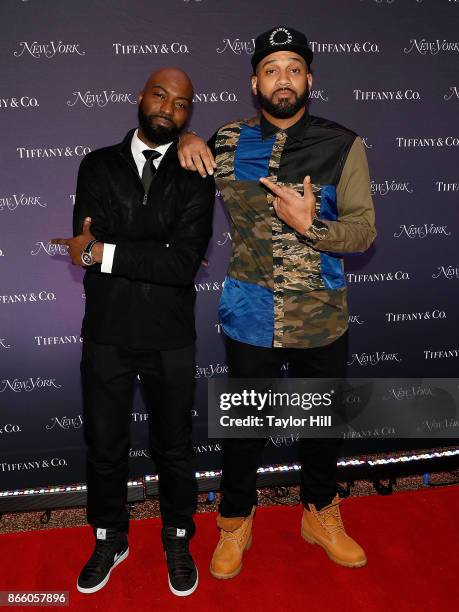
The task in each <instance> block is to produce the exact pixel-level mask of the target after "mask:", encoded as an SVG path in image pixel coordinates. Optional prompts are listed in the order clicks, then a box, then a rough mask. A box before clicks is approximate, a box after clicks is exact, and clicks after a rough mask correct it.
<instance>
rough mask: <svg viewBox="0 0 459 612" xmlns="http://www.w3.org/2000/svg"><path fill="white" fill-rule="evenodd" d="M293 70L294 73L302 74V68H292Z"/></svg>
mask: <svg viewBox="0 0 459 612" xmlns="http://www.w3.org/2000/svg"><path fill="white" fill-rule="evenodd" d="M292 72H293V73H294V74H300V72H301V70H300V68H292Z"/></svg>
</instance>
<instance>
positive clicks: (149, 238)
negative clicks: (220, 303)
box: [54, 68, 214, 595]
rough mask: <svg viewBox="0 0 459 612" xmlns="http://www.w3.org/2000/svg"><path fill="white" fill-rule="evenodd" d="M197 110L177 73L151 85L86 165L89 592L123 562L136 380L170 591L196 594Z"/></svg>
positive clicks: (203, 229) (82, 233) (206, 224)
mask: <svg viewBox="0 0 459 612" xmlns="http://www.w3.org/2000/svg"><path fill="white" fill-rule="evenodd" d="M192 98H193V87H192V84H191V81H190V79H189V78H188V76H187V75H186V74H185V73H184V72H183V71H181V70H178V69H176V68H165V69H162V70H159V71H157V72H155V73H153V74H152V75H151V76H150V78H149V79H148V81H147V83H146V84H145V87H144V89H143V91H142V92H141V93H140V94H139V107H138V118H139V128H138V129H137V130H131V131H130V132H129V133H128V134H127V136H126V138H125V139H124V140H123V142H122V143H121V144H119V145H115V146H111V147H105V148H103V149H99V150H97V151H93V152H92V153H90V154H89V155H87V156H86V157H85V158H84V159H83V161H82V163H81V166H80V170H79V174H78V183H77V191H76V199H75V210H74V220H73V221H74V223H73V226H74V235H75V237H74V238H71V239H62V238H59V239H55V240H54V242H57V243H59V244H65V245H67V246H68V247H69V254H70V256H71V257H72V263H74V264H76V265H81V266H84V267H86V268H87V271H86V274H85V278H84V287H85V293H86V310H85V315H84V320H83V328H82V336H83V340H84V342H83V355H82V362H81V374H82V384H83V399H84V431H85V439H86V443H87V451H88V452H87V487H88V501H87V517H88V522H89V523H90V524H91V525H92V527H93V529H94V534H95V537H96V548H95V551H94V553H93V555H92V556H91V557H90V559H89V561H88V562H87V563H86V565H85V566H84V568H83V570H82V571H81V573H80V576H79V578H78V583H77V587H78V590H79V591H81V592H83V593H93V592H95V591H97V590H99V589H101V588H102V587H103V586H105V584H106V583H107V581H108V579H109V576H110V572H111V570H112V569H113V567H115V566H116V565H117V564H118V563H120V562H121V561H122V560H124V559H125V558H126V557H127V555H128V550H129V549H128V542H127V532H128V525H129V515H128V511H127V508H126V502H127V478H128V454H129V447H130V440H129V426H130V415H131V407H132V398H133V389H134V381H135V378H136V377H137V375H139V377H140V380H141V382H142V384H143V387H144V390H145V394H146V397H147V399H148V403H149V411H150V438H151V447H152V448H151V450H152V456H153V458H154V460H155V462H156V465H157V469H158V474H159V494H160V506H161V515H162V520H163V529H162V541H163V546H164V549H165V552H166V558H167V564H168V572H169V586H170V589H171V591H172V592H173V593H174V594H176V595H189V594H191V593H192V592H193V591H194V590H195V588H196V586H197V583H198V576H197V570H196V567H195V564H194V562H193V559H192V558H191V555H190V554H189V548H188V542H189V539H190V538H191V537H192V536H193V534H194V531H195V526H194V522H193V514H194V512H195V510H196V495H197V485H196V477H195V468H194V453H193V447H192V439H191V409H192V405H193V396H194V374H195V361H194V354H195V347H194V342H195V337H196V332H195V322H194V303H195V290H194V284H193V282H194V277H195V275H196V272H197V270H198V268H199V266H200V264H201V262H202V260H203V257H204V255H205V251H206V248H207V245H208V242H209V239H210V236H211V225H212V210H213V202H214V183H213V179H212V178H210V179H209V180H206V181H204V182H202V179H201V178H200V177H199V175H195V174H194V173H193V172H189V171H187V170H183V169H182V168H181V167H180V164H179V162H178V158H177V144H176V143H177V136H178V134H179V132H180V130H181V129H182V127H183V126H184V124H185V123H186V121H187V119H188V116H189V111H190V108H191V103H192Z"/></svg>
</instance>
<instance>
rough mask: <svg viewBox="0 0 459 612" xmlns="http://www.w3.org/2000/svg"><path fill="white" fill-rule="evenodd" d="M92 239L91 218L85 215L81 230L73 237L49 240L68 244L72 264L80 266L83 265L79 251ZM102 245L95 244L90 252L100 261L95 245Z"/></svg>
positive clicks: (53, 242) (54, 242)
mask: <svg viewBox="0 0 459 612" xmlns="http://www.w3.org/2000/svg"><path fill="white" fill-rule="evenodd" d="M91 240H94V236H93V235H92V234H91V218H90V217H86V219H85V220H84V222H83V231H82V233H81V234H79V235H78V236H75V237H74V238H53V239H52V240H51V243H52V244H62V245H65V246H68V248H69V255H70V257H71V258H72V264H73V265H74V266H82V267H84V264H83V262H82V261H81V253H82V252H83V251H84V249H85V247H86V245H87V244H88V243H89V242H91ZM99 246H100V247H103V245H101V244H95V245H94V247H93V250H92V254H93V256H94V259H95V261H96V262H97V261H99V262H100V261H102V259H101V258H100V257H99V254H98V250H97V249H96V247H99Z"/></svg>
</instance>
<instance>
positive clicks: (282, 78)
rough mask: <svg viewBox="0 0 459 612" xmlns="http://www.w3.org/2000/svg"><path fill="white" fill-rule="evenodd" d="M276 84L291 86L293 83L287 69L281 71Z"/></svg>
mask: <svg viewBox="0 0 459 612" xmlns="http://www.w3.org/2000/svg"><path fill="white" fill-rule="evenodd" d="M276 85H278V86H279V87H289V86H290V85H291V81H290V78H289V74H288V72H287V71H284V70H281V71H280V72H279V76H278V79H277V83H276Z"/></svg>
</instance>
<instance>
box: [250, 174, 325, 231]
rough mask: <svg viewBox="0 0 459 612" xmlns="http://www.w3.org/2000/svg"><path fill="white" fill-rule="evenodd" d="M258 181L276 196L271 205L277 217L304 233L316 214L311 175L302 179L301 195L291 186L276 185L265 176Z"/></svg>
mask: <svg viewBox="0 0 459 612" xmlns="http://www.w3.org/2000/svg"><path fill="white" fill-rule="evenodd" d="M260 182H261V183H263V185H266V187H268V188H269V189H270V191H272V193H273V194H274V195H275V196H276V197H275V198H274V202H273V206H274V210H275V211H276V214H277V216H278V217H279V219H281V220H282V221H283V222H284V223H286V224H287V225H288V226H289V227H291V228H292V229H294V230H296V231H297V232H299V233H300V234H304V232H306V231H307V230H308V229H309V228H310V227H311V225H312V222H313V221H314V217H315V214H316V198H315V196H314V193H313V192H312V186H311V177H310V176H309V175H308V176H306V177H305V179H304V181H303V188H304V195H302V196H301V195H300V194H299V193H297V192H296V191H295V190H294V189H292V188H291V187H285V186H283V185H276V184H275V183H273V182H272V181H270V180H269V179H267V178H264V177H263V178H261V179H260Z"/></svg>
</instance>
